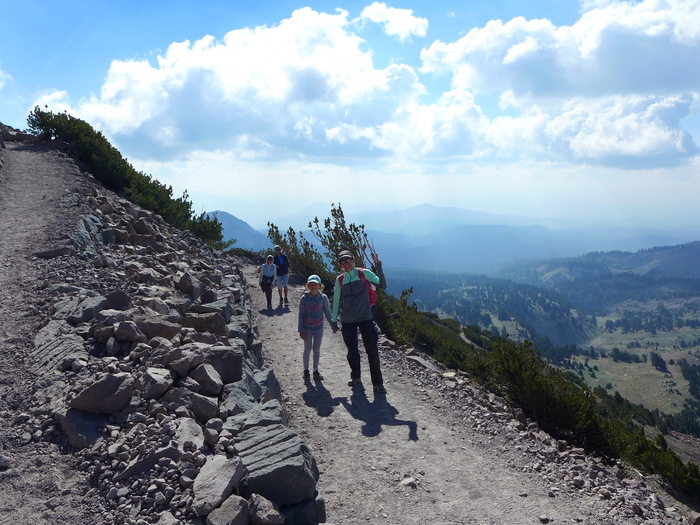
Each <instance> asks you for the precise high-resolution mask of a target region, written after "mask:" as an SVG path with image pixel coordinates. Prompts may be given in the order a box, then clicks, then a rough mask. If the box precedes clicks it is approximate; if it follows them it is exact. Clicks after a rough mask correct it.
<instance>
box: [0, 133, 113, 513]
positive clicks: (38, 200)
mask: <svg viewBox="0 0 700 525" xmlns="http://www.w3.org/2000/svg"><path fill="white" fill-rule="evenodd" d="M0 162H1V163H2V164H1V165H0V456H2V457H3V458H5V461H6V462H9V465H10V468H2V469H0V494H2V496H0V523H13V524H16V525H22V524H30V523H31V524H34V525H39V524H54V523H55V524H62V525H68V524H73V523H84V524H92V523H100V522H101V519H100V512H101V508H100V501H99V500H97V499H96V498H95V497H94V496H89V495H88V496H86V494H88V493H89V490H90V487H89V485H88V484H87V481H86V480H85V477H84V475H83V474H82V473H80V472H78V470H77V469H76V459H75V457H74V455H73V454H72V451H71V450H69V449H67V448H66V447H65V446H63V444H62V443H61V438H60V436H59V435H57V434H56V433H55V429H53V428H52V427H45V428H44V427H38V428H34V427H32V426H31V425H29V426H28V425H27V424H26V423H27V422H28V420H30V419H33V417H32V416H34V414H32V391H33V385H34V384H35V382H36V381H37V380H38V379H39V378H37V377H36V376H35V375H34V374H32V373H31V372H30V371H29V369H30V365H31V362H30V359H29V356H30V355H31V351H32V349H33V340H34V335H35V334H36V332H37V331H38V330H39V328H41V327H42V326H44V325H45V324H46V322H47V320H48V316H49V311H48V308H49V306H50V302H49V299H48V296H47V294H46V288H47V286H49V285H50V284H51V283H52V282H53V283H56V282H63V281H65V275H63V276H62V278H60V279H59V277H58V276H57V274H56V264H55V262H54V264H53V265H52V266H49V265H47V264H45V261H42V260H41V259H39V258H37V257H35V256H34V255H33V254H35V253H37V252H40V251H43V250H48V249H51V248H56V247H58V246H59V245H60V238H61V236H62V235H64V234H65V232H68V231H72V230H73V229H74V228H75V225H76V222H77V217H78V214H79V210H78V209H77V207H75V206H74V205H73V199H72V196H74V195H75V194H77V193H81V192H84V191H85V188H84V187H83V185H82V182H84V180H85V179H84V177H81V176H79V175H78V176H76V173H77V168H76V167H75V165H74V164H73V163H72V162H71V161H68V160H67V159H66V158H65V157H63V156H62V155H60V154H59V153H58V152H56V151H53V150H50V149H47V148H46V147H42V146H25V145H19V144H8V149H6V150H0Z"/></svg>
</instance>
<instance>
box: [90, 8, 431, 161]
mask: <svg viewBox="0 0 700 525" xmlns="http://www.w3.org/2000/svg"><path fill="white" fill-rule="evenodd" d="M352 26H353V24H352V22H350V21H348V18H347V13H346V12H345V11H342V10H338V11H337V12H336V13H335V14H328V13H319V12H316V11H313V10H312V9H310V8H303V9H300V10H297V11H295V12H294V13H293V14H292V15H291V16H290V18H288V19H285V20H283V21H282V22H280V23H279V24H278V25H277V26H274V27H266V26H262V27H256V28H252V29H250V28H246V29H240V30H235V31H231V32H229V33H227V34H226V35H225V36H224V38H223V39H222V40H221V41H218V40H216V39H214V38H213V37H210V36H207V37H204V38H202V39H200V40H197V41H195V42H192V43H191V42H179V43H174V44H172V45H171V46H170V47H169V48H168V49H167V51H166V52H165V53H164V54H163V55H162V56H159V57H158V59H157V62H156V63H155V64H151V63H149V62H147V61H135V60H134V61H114V62H112V64H111V66H110V69H109V72H108V74H107V78H106V81H105V83H104V85H103V87H102V90H101V92H100V93H99V95H95V96H93V97H92V98H91V99H89V100H86V101H83V102H81V103H80V104H79V105H78V107H77V108H76V111H77V113H78V114H79V115H80V116H81V117H83V118H85V119H86V120H88V121H90V122H92V123H94V124H95V125H96V127H99V128H102V129H104V130H105V131H106V132H107V133H108V134H111V135H112V136H119V138H120V140H121V141H123V142H124V141H129V145H130V147H133V148H136V151H138V148H139V144H144V147H145V145H146V144H147V143H152V142H153V141H155V142H156V145H159V146H160V148H162V151H163V153H167V154H168V155H170V154H172V153H173V152H175V151H177V150H178V149H181V148H184V147H195V148H205V147H209V148H218V147H236V146H237V145H241V144H245V145H246V147H248V148H251V147H252V148H254V147H256V146H257V145H259V146H260V150H259V151H258V152H257V153H255V155H271V154H275V155H281V156H285V155H293V156H298V155H315V154H318V153H322V152H321V151H319V149H320V148H322V147H323V144H325V140H326V136H327V130H330V129H333V128H336V127H337V126H339V125H353V124H354V123H356V122H361V123H362V125H363V126H376V125H381V124H383V123H385V122H386V121H388V120H391V118H392V116H393V115H394V114H395V113H396V112H397V110H398V108H399V107H400V106H401V105H402V104H404V103H406V101H407V100H411V99H413V98H415V97H416V96H418V95H420V94H421V93H422V92H423V88H422V87H421V86H420V84H419V82H418V78H417V75H416V74H415V72H414V71H413V70H412V68H410V67H408V66H405V65H400V64H394V65H390V66H388V67H386V68H384V69H377V68H375V67H374V65H373V62H372V56H371V53H370V52H369V51H367V50H366V49H365V47H366V46H365V42H364V41H363V40H362V39H360V38H359V37H358V36H357V35H355V34H353V33H352V31H351V27H352ZM242 137H248V140H241V139H242ZM143 154H144V155H145V149H144V153H143ZM242 154H243V153H242ZM245 154H246V155H250V152H247V153H245Z"/></svg>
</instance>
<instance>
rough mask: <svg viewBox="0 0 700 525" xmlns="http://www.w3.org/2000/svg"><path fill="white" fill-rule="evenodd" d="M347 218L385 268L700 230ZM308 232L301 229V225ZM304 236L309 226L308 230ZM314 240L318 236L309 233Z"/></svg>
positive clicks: (246, 231)
mask: <svg viewBox="0 0 700 525" xmlns="http://www.w3.org/2000/svg"><path fill="white" fill-rule="evenodd" d="M307 211H308V212H309V213H310V215H309V216H308V217H306V218H305V219H302V218H301V216H299V217H289V218H288V219H285V220H284V221H273V222H274V223H275V224H276V225H277V226H278V227H279V228H280V230H282V231H286V230H287V228H288V227H289V226H290V225H292V227H294V228H295V230H296V231H300V230H298V229H297V227H295V225H298V224H303V225H304V226H305V225H306V224H308V222H309V221H310V220H312V219H313V218H314V217H315V216H318V217H319V218H320V219H322V218H325V217H326V216H327V214H326V215H323V214H318V215H314V214H312V213H311V212H310V210H307ZM211 214H215V215H216V216H217V218H218V219H219V221H220V222H221V223H222V225H223V227H224V238H225V239H226V240H228V239H236V246H237V247H239V248H246V249H249V250H260V249H266V248H269V247H270V241H269V239H268V238H267V235H266V232H261V231H256V230H254V229H253V228H251V227H250V226H249V225H248V224H247V223H245V222H244V221H241V220H240V219H238V218H236V217H234V216H233V215H231V214H229V213H227V212H224V211H215V212H211ZM346 219H347V220H348V222H354V223H355V224H362V225H364V226H365V230H366V232H367V233H368V234H369V236H370V238H371V239H372V241H373V243H374V245H375V246H376V248H377V250H378V251H379V253H380V255H381V257H382V259H383V261H384V265H385V268H404V269H421V270H435V271H448V272H471V273H483V274H487V275H494V274H495V273H496V272H498V271H499V270H501V269H502V268H504V267H506V266H508V265H510V264H513V263H514V262H517V261H533V260H542V259H552V258H560V257H576V256H580V255H583V254H586V253H589V252H597V251H611V250H622V251H637V250H640V249H645V248H651V247H655V246H670V245H678V244H683V243H687V242H690V241H695V240H698V239H699V238H700V234H699V232H697V231H696V230H691V229H685V230H684V229H676V230H662V229H658V230H653V229H649V228H646V229H640V228H631V227H617V226H614V225H606V226H591V227H585V228H584V227H577V228H574V227H571V226H569V227H566V228H564V227H562V225H559V226H558V227H557V225H555V224H551V223H550V222H551V221H550V222H548V221H547V220H546V219H542V221H541V224H537V223H533V219H525V218H522V217H517V216H508V215H493V214H487V213H480V212H475V211H470V210H465V209H460V208H446V207H439V206H432V205H427V204H426V205H421V206H414V207H411V208H407V209H405V210H399V211H392V212H381V211H378V212H367V213H363V214H356V215H352V216H350V215H346ZM302 231H303V230H302ZM304 233H305V234H306V232H304ZM306 236H307V238H308V239H310V240H311V239H313V236H312V235H306Z"/></svg>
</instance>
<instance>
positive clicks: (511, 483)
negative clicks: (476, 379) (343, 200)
mask: <svg viewBox="0 0 700 525" xmlns="http://www.w3.org/2000/svg"><path fill="white" fill-rule="evenodd" d="M246 275H247V279H248V285H249V290H250V295H251V296H252V303H253V305H254V310H255V311H256V312H257V316H258V326H259V331H260V338H261V340H262V341H263V348H264V355H265V359H266V361H267V364H269V366H271V367H272V368H273V369H274V370H275V374H276V375H277V376H278V379H279V381H280V383H281V384H282V388H283V396H284V397H285V402H286V404H287V407H288V410H289V412H290V416H291V426H292V427H293V428H294V429H295V430H296V431H297V432H298V433H299V434H300V435H301V436H302V437H303V438H304V440H305V441H306V442H307V443H308V445H309V446H310V447H311V449H312V451H313V453H314V455H315V457H316V459H317V462H318V465H319V469H320V471H321V477H320V481H319V484H318V487H319V491H320V492H321V494H322V496H323V497H324V498H325V500H326V506H327V514H328V521H329V522H331V523H339V524H359V523H372V524H374V523H386V524H426V523H430V524H433V525H448V524H449V525H453V524H454V525H456V524H510V525H520V524H522V525H525V524H533V523H557V524H563V523H585V524H591V525H593V524H595V525H601V524H604V523H637V522H638V521H637V520H636V518H635V517H633V516H630V518H629V521H625V519H624V518H623V517H622V516H620V515H619V514H617V513H615V512H614V511H613V514H617V515H616V517H615V518H614V519H613V517H612V516H610V517H606V514H607V512H608V510H609V509H607V508H606V506H607V505H606V503H605V502H602V498H601V497H598V496H596V497H592V496H590V495H588V494H585V493H583V492H578V493H577V492H575V491H568V490H565V489H563V488H561V487H560V486H559V484H560V483H561V484H563V481H564V480H556V479H552V480H551V482H550V483H547V482H546V481H545V479H543V476H542V474H540V473H538V472H537V471H536V470H535V468H537V467H536V466H535V467H533V464H536V463H537V462H538V461H542V462H544V461H543V459H542V458H538V457H537V455H538V452H537V450H538V448H540V449H541V448H544V447H538V446H536V445H539V444H535V443H530V444H528V443H522V442H521V441H520V440H519V439H517V436H518V435H519V433H518V432H517V431H515V430H513V429H509V428H507V427H504V425H503V423H498V424H489V422H488V420H489V418H488V415H489V414H490V413H491V412H492V411H493V410H494V408H493V406H487V405H489V401H488V395H487V394H485V393H484V392H482V391H481V390H480V389H478V388H476V387H474V386H471V387H469V388H467V389H466V390H464V389H463V390H461V391H462V392H463V393H464V395H465V396H466V397H465V398H463V399H462V402H455V400H454V396H453V395H452V394H451V393H450V388H449V387H447V386H445V383H444V381H443V378H442V374H438V373H435V372H431V371H430V370H429V369H427V368H425V367H423V366H421V365H420V364H418V363H416V362H413V361H411V360H408V359H406V358H405V357H404V356H403V354H402V353H401V352H400V351H399V350H398V349H387V348H386V345H382V347H380V353H381V361H382V372H383V373H384V379H385V386H386V387H387V390H388V392H387V394H386V395H375V394H374V393H373V392H372V385H371V382H370V381H369V367H368V365H367V359H366V355H365V354H364V350H363V349H362V348H361V352H362V355H363V372H362V375H363V381H364V385H365V387H364V388H358V387H355V388H351V387H349V386H347V381H348V379H349V371H350V369H349V366H348V364H347V361H346V357H345V356H346V350H345V346H344V344H343V340H342V336H341V334H340V332H338V333H337V334H333V332H332V330H331V329H330V328H329V327H328V324H327V323H326V327H325V329H324V339H323V344H322V346H321V363H320V367H319V368H320V371H321V373H322V374H323V376H324V378H325V379H324V380H323V381H316V382H306V383H305V382H304V381H303V379H302V369H303V366H302V352H303V342H302V341H301V339H299V334H298V333H297V315H298V309H297V304H298V301H299V298H300V297H301V294H302V293H303V291H304V288H303V286H296V287H291V289H290V305H289V306H284V307H277V308H274V309H273V310H272V311H268V310H267V309H265V300H264V297H263V293H262V291H261V290H260V289H259V287H257V268H255V267H252V266H251V267H250V268H249V269H248V270H247V273H246ZM273 306H277V292H276V291H275V293H274V295H273ZM470 392H471V393H472V394H473V396H472V394H470ZM495 410H498V409H495ZM540 453H541V454H543V455H544V453H543V452H540ZM639 522H640V523H641V522H642V521H641V520H640V521H639Z"/></svg>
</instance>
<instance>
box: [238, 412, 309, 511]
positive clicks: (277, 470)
mask: <svg viewBox="0 0 700 525" xmlns="http://www.w3.org/2000/svg"><path fill="white" fill-rule="evenodd" d="M234 448H235V450H236V453H238V455H239V457H240V459H241V461H242V462H243V464H244V465H245V467H246V469H247V470H248V477H247V478H246V482H245V485H244V487H242V488H241V494H242V495H245V496H248V497H250V496H251V495H252V494H254V493H257V494H260V495H262V496H264V497H266V498H267V499H269V500H270V501H272V502H273V503H275V504H277V505H279V506H280V507H285V506H290V505H297V504H299V503H302V502H305V501H307V500H310V499H313V498H314V496H315V495H316V481H318V477H319V472H318V467H317V466H316V460H315V459H314V457H313V455H312V454H311V451H310V450H309V448H308V447H307V445H306V444H305V443H304V441H303V440H302V439H301V438H300V437H299V436H297V434H296V433H294V432H293V431H292V430H290V429H289V428H287V427H285V426H283V425H273V426H263V427H252V428H249V429H248V430H245V431H243V432H241V433H239V434H238V435H235V436H234Z"/></svg>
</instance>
